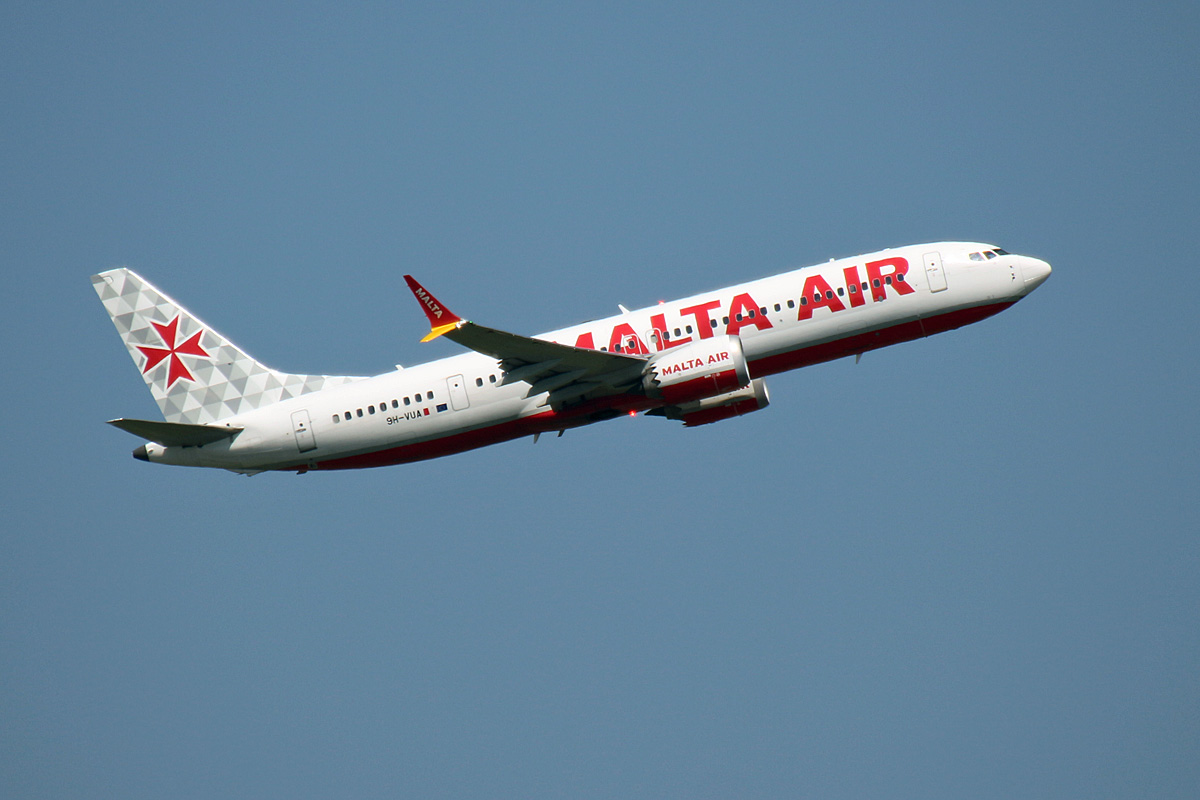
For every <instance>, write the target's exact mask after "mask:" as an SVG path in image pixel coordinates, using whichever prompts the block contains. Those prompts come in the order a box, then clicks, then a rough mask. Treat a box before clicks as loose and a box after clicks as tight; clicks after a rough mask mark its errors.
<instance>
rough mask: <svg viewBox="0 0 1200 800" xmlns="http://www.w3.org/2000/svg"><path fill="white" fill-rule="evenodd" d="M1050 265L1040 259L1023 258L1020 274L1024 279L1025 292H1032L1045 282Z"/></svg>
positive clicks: (1048, 274)
mask: <svg viewBox="0 0 1200 800" xmlns="http://www.w3.org/2000/svg"><path fill="white" fill-rule="evenodd" d="M1050 272H1051V270H1050V265H1049V264H1047V263H1046V262H1045V261H1042V260H1041V259H1040V258H1028V257H1026V258H1024V259H1022V261H1021V274H1022V275H1023V276H1024V277H1025V291H1026V292H1032V291H1033V290H1034V289H1036V288H1037V287H1039V286H1041V285H1042V284H1043V283H1045V282H1046V278H1049V277H1050Z"/></svg>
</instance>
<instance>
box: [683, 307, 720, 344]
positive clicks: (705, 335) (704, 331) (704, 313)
mask: <svg viewBox="0 0 1200 800" xmlns="http://www.w3.org/2000/svg"><path fill="white" fill-rule="evenodd" d="M720 307H721V301H720V300H713V301H711V302H708V303H701V304H700V305H698V306H688V307H687V308H681V309H679V314H680V316H683V315H685V314H687V315H690V316H691V317H692V318H694V319H695V320H696V330H697V331H699V333H700V338H701V339H711V338H712V335H713V324H712V319H711V318H710V317H709V316H708V312H710V311H712V310H713V309H716V308H720Z"/></svg>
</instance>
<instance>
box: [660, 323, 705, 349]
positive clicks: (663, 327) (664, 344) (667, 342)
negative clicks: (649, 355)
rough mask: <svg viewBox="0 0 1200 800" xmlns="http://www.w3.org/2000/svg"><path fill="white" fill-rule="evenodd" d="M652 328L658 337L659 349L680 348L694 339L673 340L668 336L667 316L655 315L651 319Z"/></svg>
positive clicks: (688, 337)
mask: <svg viewBox="0 0 1200 800" xmlns="http://www.w3.org/2000/svg"><path fill="white" fill-rule="evenodd" d="M650 327H651V328H653V329H654V332H655V333H656V334H657V335H658V349H659V350H666V349H667V348H668V347H679V345H681V344H687V343H688V342H690V341H691V340H692V337H690V336H687V337H685V338H683V339H671V338H669V337H668V336H667V315H666V314H655V315H654V316H652V317H650ZM701 336H703V334H701Z"/></svg>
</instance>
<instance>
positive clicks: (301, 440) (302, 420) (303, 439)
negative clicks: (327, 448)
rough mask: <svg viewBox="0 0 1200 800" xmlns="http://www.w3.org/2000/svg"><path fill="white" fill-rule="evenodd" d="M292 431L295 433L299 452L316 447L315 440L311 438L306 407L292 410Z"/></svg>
mask: <svg viewBox="0 0 1200 800" xmlns="http://www.w3.org/2000/svg"><path fill="white" fill-rule="evenodd" d="M292 433H294V434H295V435H296V448H297V449H298V450H299V451H300V452H301V453H307V452H308V451H309V450H316V449H317V440H316V439H314V438H313V432H312V423H311V422H310V421H309V419H308V410H307V409H301V410H299V411H293V412H292Z"/></svg>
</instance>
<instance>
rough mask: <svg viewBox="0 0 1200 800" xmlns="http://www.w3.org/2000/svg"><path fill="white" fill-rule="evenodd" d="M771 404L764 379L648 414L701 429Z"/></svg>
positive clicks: (658, 409) (657, 409)
mask: <svg viewBox="0 0 1200 800" xmlns="http://www.w3.org/2000/svg"><path fill="white" fill-rule="evenodd" d="M770 404H771V398H770V396H769V395H768V394H767V384H766V382H764V381H763V379H762V378H755V379H754V380H752V381H750V385H749V386H743V387H742V388H741V389H738V390H736V391H733V392H726V393H725V394H720V395H717V396H716V397H705V398H703V399H701V400H693V401H691V402H688V403H681V404H679V405H672V406H666V407H664V408H656V409H654V410H653V411H647V412H646V413H647V414H651V415H654V416H661V417H666V418H667V419H677V420H681V421H682V422H683V424H684V427H687V428H694V427H696V426H697V425H707V424H708V423H710V422H720V421H721V420H723V419H732V418H733V417H740V416H742V415H743V414H749V413H751V412H753V411H758V410H760V409H763V408H766V407H767V406H769V405H770Z"/></svg>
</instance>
